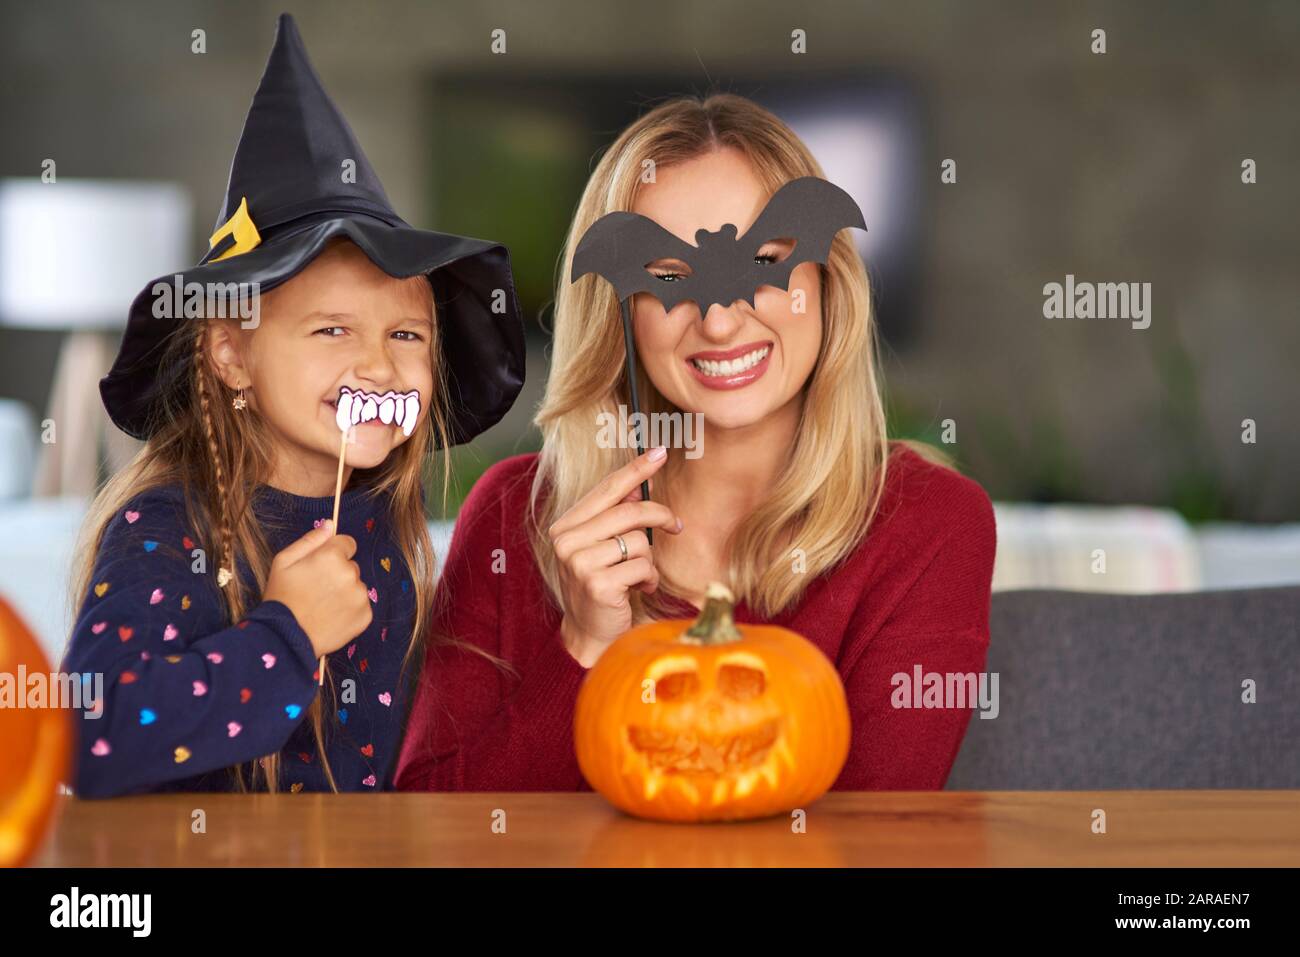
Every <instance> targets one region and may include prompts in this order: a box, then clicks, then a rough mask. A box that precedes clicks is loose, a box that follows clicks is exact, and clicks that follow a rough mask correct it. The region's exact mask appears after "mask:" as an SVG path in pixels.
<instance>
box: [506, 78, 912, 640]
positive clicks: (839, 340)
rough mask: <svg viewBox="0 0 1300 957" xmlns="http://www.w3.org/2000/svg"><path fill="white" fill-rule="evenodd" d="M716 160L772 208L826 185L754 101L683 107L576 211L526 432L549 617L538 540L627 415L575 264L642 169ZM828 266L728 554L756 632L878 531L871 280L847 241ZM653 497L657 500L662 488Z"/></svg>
mask: <svg viewBox="0 0 1300 957" xmlns="http://www.w3.org/2000/svg"><path fill="white" fill-rule="evenodd" d="M726 147H731V148H734V149H736V150H739V151H740V152H741V153H742V154H743V155H744V156H745V157H746V158H747V159H748V160H749V162H750V164H751V166H752V167H753V169H754V172H755V174H756V176H757V177H758V179H759V181H760V182H761V183H762V184H763V186H764V188H765V189H766V190H767V191H768V193H769V195H770V194H771V193H773V192H775V191H776V190H777V189H778V188H779V187H780V186H781V185H783V184H784V183H786V182H788V181H790V180H791V179H795V178H797V177H800V176H822V175H823V174H822V170H821V167H820V166H819V165H818V163H817V161H816V160H815V159H814V158H813V156H812V154H811V153H810V152H809V151H808V148H807V147H806V146H804V144H803V143H802V142H801V141H800V140H799V139H798V137H796V136H795V134H794V133H793V132H792V131H791V130H790V129H789V128H788V127H787V126H786V125H785V124H784V123H782V122H781V121H780V120H779V119H777V117H775V116H774V115H773V114H772V113H770V112H768V111H767V110H765V109H763V108H762V107H760V106H758V105H757V104H755V103H753V102H751V101H750V100H747V99H745V98H743V97H739V96H735V95H732V94H714V95H712V96H709V97H707V98H705V99H700V98H697V97H681V98H678V99H673V100H670V101H668V102H665V103H663V104H661V105H660V106H658V107H656V108H655V109H653V110H651V111H650V112H648V113H647V114H646V115H644V116H643V117H641V118H640V119H639V120H637V121H636V122H635V123H633V124H632V125H631V126H629V127H628V128H627V129H626V130H624V131H623V133H622V134H621V135H620V136H619V137H618V139H617V140H615V141H614V143H613V145H612V146H610V148H609V149H608V150H607V151H606V152H605V153H604V155H603V156H602V157H601V159H600V161H599V162H598V163H597V165H596V169H595V171H594V172H593V173H592V175H591V178H590V179H589V180H588V182H587V187H586V189H585V190H584V191H583V194H582V198H581V200H580V201H579V203H578V208H577V212H576V214H575V215H574V218H573V224H572V226H571V227H570V229H569V234H568V237H567V240H566V244H565V251H564V255H563V257H562V264H561V267H560V279H559V283H558V286H559V289H558V292H557V294H556V300H555V319H554V338H553V345H552V356H551V372H550V378H549V380H548V382H547V387H546V395H545V398H544V399H543V401H542V404H541V406H540V408H539V409H538V412H537V415H536V418H535V420H534V421H535V422H536V424H537V426H538V428H539V429H541V432H542V436H543V444H542V452H541V455H540V458H539V462H538V468H537V474H536V476H535V478H534V482H533V487H532V494H531V502H530V506H531V507H530V519H529V536H530V541H531V545H532V549H533V554H534V555H535V556H536V559H537V564H538V566H539V568H540V570H541V574H542V577H543V579H544V580H545V582H546V584H547V587H548V588H549V590H550V592H551V595H552V597H553V599H554V601H555V602H556V604H557V605H558V604H560V598H559V594H560V592H559V578H558V569H557V560H556V558H555V554H554V551H553V549H552V548H551V545H550V541H549V537H548V535H547V534H546V530H547V529H548V528H549V527H550V525H551V524H552V523H553V522H554V521H555V520H556V519H557V518H558V517H559V516H561V515H562V514H564V512H566V511H567V510H568V509H569V508H571V507H572V506H573V504H574V503H575V502H576V501H577V500H578V499H579V498H580V497H581V496H583V495H584V494H586V492H587V491H589V490H590V489H591V488H592V487H593V486H594V485H595V484H596V483H597V482H598V481H599V480H600V479H601V478H602V477H604V476H605V475H606V474H607V473H609V472H611V471H613V470H614V469H616V468H618V467H619V466H621V465H623V464H625V463H626V462H627V461H628V459H629V456H630V454H631V453H629V452H628V451H627V450H622V449H614V448H608V449H602V448H598V447H597V443H596V442H595V441H594V438H595V423H596V422H597V421H598V420H597V418H596V417H597V415H598V414H600V413H602V412H605V413H610V414H614V415H617V411H618V406H619V405H620V404H622V405H624V406H627V405H628V404H629V390H628V382H627V376H626V373H625V363H624V351H623V350H624V347H623V337H622V326H621V321H620V314H619V305H618V302H617V298H616V295H615V293H614V291H613V289H612V288H611V287H610V285H609V283H607V282H605V281H604V280H602V279H599V278H598V277H596V276H586V277H584V278H582V279H580V280H579V281H578V282H576V283H569V282H568V281H567V277H568V276H569V271H570V268H571V263H572V257H573V251H574V249H575V247H576V245H577V243H578V241H579V239H581V237H582V235H583V234H584V233H585V232H586V231H587V228H588V227H589V226H591V224H592V223H593V222H595V221H596V220H597V219H599V218H600V217H601V216H603V215H605V214H606V213H608V212H611V211H614V210H629V209H631V207H632V204H633V201H634V199H635V196H636V192H637V188H638V185H639V182H640V177H641V173H642V168H643V164H644V163H645V161H647V160H652V161H653V162H654V164H655V165H656V166H657V167H658V168H660V169H662V168H664V167H666V166H669V165H671V164H673V163H679V162H682V161H684V160H688V159H693V158H695V157H698V156H700V155H702V154H705V153H708V152H711V151H713V150H717V149H721V148H726ZM828 258H829V262H828V263H827V264H826V265H825V266H820V267H819V269H820V273H821V288H822V297H821V300H822V312H823V335H822V342H821V347H820V350H819V353H818V356H817V361H816V365H815V367H814V369H813V372H812V374H811V376H810V377H809V380H808V382H807V383H806V385H805V387H804V396H803V410H802V413H801V419H800V422H799V426H798V431H797V435H796V438H795V440H794V445H793V447H792V448H791V450H790V455H789V458H788V463H787V465H786V466H785V468H784V469H783V470H782V472H781V474H780V476H779V477H778V479H777V481H776V484H775V486H774V487H773V488H772V490H771V493H770V494H769V495H768V496H767V497H766V499H765V501H764V503H763V504H762V505H761V506H759V507H758V508H757V509H756V510H755V511H754V513H753V514H752V515H750V516H749V517H748V519H747V520H746V521H744V522H742V523H740V524H739V526H738V527H737V528H736V529H735V531H734V532H733V533H732V534H731V536H730V539H729V541H728V542H727V546H726V554H727V555H728V568H727V575H728V578H729V580H730V584H731V586H732V588H733V590H734V592H735V593H736V596H737V598H738V599H740V600H743V601H744V602H745V603H746V604H747V605H748V606H749V607H750V608H751V609H753V610H754V611H755V612H757V613H758V614H760V615H762V616H764V617H771V616H773V615H776V614H778V613H779V612H780V611H782V610H783V609H785V608H787V607H789V606H790V605H792V604H793V603H794V602H796V601H797V600H798V599H799V597H800V596H801V595H802V594H803V590H804V588H805V587H806V585H807V583H808V582H810V581H811V580H813V579H814V578H816V577H817V575H818V574H819V573H821V572H823V571H825V570H827V569H829V568H831V567H833V566H834V565H836V564H837V563H838V562H840V561H841V560H842V559H844V558H845V557H846V556H847V555H848V554H849V553H850V552H851V551H852V550H853V549H854V547H855V546H856V545H857V544H858V543H859V542H860V541H861V540H862V538H863V536H864V535H865V534H866V531H867V528H868V526H869V524H870V522H871V520H872V519H873V517H874V516H875V513H876V509H877V507H878V505H879V501H880V496H881V492H882V489H883V488H884V483H885V470H886V463H887V460H888V451H889V442H888V438H887V435H886V426H885V411H884V405H883V402H882V399H881V383H880V377H879V374H878V372H877V366H878V364H879V360H878V357H877V354H876V353H877V344H876V329H875V320H874V315H873V309H872V301H871V294H870V286H869V282H868V279H867V274H866V270H865V268H864V266H863V264H862V260H861V258H860V257H859V256H858V254H857V252H856V251H855V249H854V247H853V245H852V240H851V239H850V237H849V233H848V232H847V231H843V232H841V233H840V234H839V235H838V236H836V238H835V241H834V243H833V244H832V246H831V252H830V256H829V257H828ZM637 376H638V379H637V388H638V394H639V396H640V397H641V399H642V403H641V405H642V411H643V412H646V413H647V414H653V413H655V412H680V411H683V410H679V409H676V408H675V407H674V406H673V405H672V404H671V403H670V402H668V400H666V399H665V398H664V397H663V395H661V394H660V393H659V392H658V390H656V389H655V388H654V385H653V383H652V382H650V380H649V378H648V377H647V376H646V375H645V370H644V369H643V368H638V369H637ZM674 458H675V456H674V455H673V454H672V452H671V451H670V455H669V462H668V466H666V468H669V467H672V466H674V465H675V462H674ZM667 478H668V481H671V478H670V477H667ZM660 484H661V486H662V485H663V484H667V482H662V483H660ZM654 497H655V498H656V499H659V500H662V498H663V493H662V489H661V488H657V489H656V490H655V493H654ZM796 546H797V548H799V549H801V550H802V553H803V562H804V570H803V573H802V574H796V573H794V571H793V569H792V561H793V555H792V554H791V553H789V552H788V551H787V549H790V548H793V547H796ZM660 572H661V573H662V572H663V569H660ZM697 584H698V583H697ZM694 590H695V591H698V590H699V589H698V588H696V589H694ZM668 597H673V598H679V599H680V598H685V597H687V589H685V588H683V587H682V583H679V582H672V581H669V580H668V578H667V576H666V575H665V576H664V577H663V580H662V581H661V585H660V588H659V589H658V591H657V592H656V594H655V595H654V596H651V597H649V598H645V597H643V596H641V595H640V593H639V592H632V593H631V599H632V601H633V603H634V613H635V614H636V616H637V617H638V618H639V619H643V618H655V617H663V615H664V614H665V605H666V601H665V599H666V598H668Z"/></svg>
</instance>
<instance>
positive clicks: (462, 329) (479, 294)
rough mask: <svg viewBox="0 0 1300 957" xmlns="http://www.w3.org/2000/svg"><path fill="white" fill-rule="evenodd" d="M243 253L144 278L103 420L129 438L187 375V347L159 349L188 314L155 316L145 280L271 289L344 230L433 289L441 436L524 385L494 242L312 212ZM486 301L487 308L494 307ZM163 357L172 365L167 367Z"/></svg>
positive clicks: (454, 436)
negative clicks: (443, 406)
mask: <svg viewBox="0 0 1300 957" xmlns="http://www.w3.org/2000/svg"><path fill="white" fill-rule="evenodd" d="M313 219H316V221H315V222H310V223H308V224H306V225H298V226H296V227H295V228H288V229H285V230H284V231H283V232H280V233H278V234H277V235H276V236H274V237H273V238H268V239H265V240H264V241H263V242H262V243H261V244H260V245H258V246H256V247H254V248H253V249H251V250H249V251H248V252H245V253H241V254H240V255H237V256H231V257H230V258H227V259H222V260H219V261H216V262H204V263H200V264H199V265H197V266H194V267H192V268H190V269H186V270H181V271H178V272H176V273H172V274H169V275H166V276H161V277H158V278H157V279H154V280H153V281H151V282H150V283H149V284H148V285H146V286H145V287H144V289H143V290H142V291H141V292H140V294H139V295H137V296H136V298H135V300H134V301H133V302H132V304H131V311H130V315H129V317H128V319H127V326H126V331H125V333H124V334H123V338H122V346H121V349H120V350H119V352H118V356H117V359H116V361H115V362H114V363H113V367H112V369H111V370H110V371H109V373H108V375H106V376H105V377H104V378H103V379H101V380H100V383H99V391H100V395H101V396H102V397H103V400H104V407H105V408H106V409H107V410H108V414H109V417H110V418H111V419H112V420H113V423H114V424H115V425H116V426H117V427H118V428H119V429H121V430H122V431H123V432H125V433H127V434H128V435H131V436H133V437H135V438H137V439H147V438H148V437H149V436H150V435H151V434H153V432H155V431H156V430H157V428H158V426H159V425H160V424H161V423H160V422H159V421H158V416H159V415H160V410H162V409H163V408H165V407H166V406H167V404H168V403H167V402H165V401H164V400H166V399H168V398H173V399H176V398H180V397H179V396H169V395H168V392H169V391H170V390H173V389H182V388H183V387H184V383H185V382H187V381H188V376H187V374H186V373H187V370H186V369H185V368H183V364H184V363H186V362H188V361H189V360H188V358H187V354H186V353H184V352H183V351H182V352H177V351H176V350H171V349H169V343H170V340H171V337H172V336H174V335H178V334H179V335H184V334H186V331H187V329H188V328H189V326H190V324H191V323H192V322H193V321H194V320H193V319H183V318H164V319H159V318H156V317H155V316H154V314H153V303H154V293H153V290H154V288H155V286H156V285H157V284H159V283H166V284H168V285H173V284H174V283H175V282H176V280H177V277H179V278H180V281H181V282H182V283H183V284H189V283H203V284H207V283H222V284H226V283H253V282H256V283H258V284H259V289H260V291H262V292H266V291H269V290H271V289H274V288H275V287H276V286H278V285H280V284H281V283H283V282H286V281H288V280H289V279H292V278H293V277H294V276H295V275H297V274H298V273H299V272H301V271H302V270H303V269H305V268H306V267H307V266H308V265H309V264H310V263H311V262H312V260H313V259H315V258H316V256H317V255H319V254H320V252H321V251H322V250H323V249H324V248H325V245H326V244H327V243H329V242H330V240H332V239H335V238H338V237H345V238H347V239H349V240H351V241H352V242H353V243H355V244H356V245H357V246H358V247H360V248H361V250H362V251H363V252H364V253H365V254H366V256H367V257H368V258H369V259H370V261H371V262H373V263H374V264H375V265H376V266H378V267H379V268H380V269H382V270H383V271H384V272H386V273H388V274H389V275H390V276H394V277H396V278H399V279H405V278H408V277H411V276H419V275H427V276H428V277H429V281H430V283H431V284H432V286H433V291H434V301H435V303H436V309H437V315H438V328H439V336H440V339H441V342H442V362H443V374H444V376H445V377H446V379H447V391H448V398H449V403H450V408H449V410H448V427H449V437H448V441H449V443H450V444H451V445H458V444H460V443H463V442H468V441H469V440H470V439H472V438H474V436H476V435H478V434H479V433H481V432H483V431H484V430H486V429H488V428H490V427H491V426H493V425H495V424H496V423H497V422H498V421H500V419H501V417H502V416H503V415H505V413H506V412H507V411H508V410H509V409H510V406H511V405H512V404H513V402H514V400H515V397H516V396H518V394H519V391H520V389H521V388H522V387H523V383H524V366H525V362H524V334H523V324H522V321H521V318H520V310H519V304H518V299H517V296H516V293H515V288H514V279H513V277H512V275H511V272H510V255H509V252H508V251H507V250H506V248H505V247H504V246H502V245H501V244H499V243H493V242H489V241H487V240H482V239H472V238H469V237H465V236H455V235H451V234H446V233H437V232H432V231H429V230H422V229H415V228H413V227H410V226H407V225H406V224H405V223H400V224H398V225H394V224H392V223H389V222H386V221H384V220H381V219H378V218H372V217H370V216H366V215H360V214H355V213H344V212H340V213H338V214H332V215H326V216H325V218H320V217H319V216H318V217H313ZM494 307H495V309H496V311H494ZM169 355H171V356H172V357H173V359H172V366H173V367H172V368H168V367H167V357H168V356H169Z"/></svg>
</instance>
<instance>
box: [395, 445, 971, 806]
mask: <svg viewBox="0 0 1300 957" xmlns="http://www.w3.org/2000/svg"><path fill="white" fill-rule="evenodd" d="M536 459H537V457H536V456H535V455H519V456H515V457H513V458H509V459H505V460H504V461H501V462H498V463H497V464H496V465H494V466H492V467H491V468H490V469H488V471H487V472H486V473H485V474H484V476H483V477H482V479H480V480H479V482H478V484H477V485H475V486H474V488H473V489H472V490H471V492H470V495H469V497H468V498H467V499H466V500H465V504H464V506H463V507H462V509H461V512H460V516H459V518H458V519H457V523H456V529H455V533H454V535H453V538H452V543H451V549H450V553H449V554H448V556H447V561H446V566H445V569H444V571H443V575H442V581H441V583H440V585H439V594H438V601H437V609H436V610H435V615H434V622H433V629H432V631H431V632H430V643H429V651H428V654H427V657H426V660H425V666H424V671H423V675H422V677H421V679H420V684H419V689H418V692H417V695H416V698H415V701H414V704H413V705H412V708H411V714H410V720H409V724H408V726H407V729H406V736H405V739H404V741H403V744H402V750H401V755H400V757H399V759H398V766H397V771H396V775H395V778H394V786H395V787H396V788H397V789H399V790H408V791H424V790H428V791H455V790H461V791H574V790H590V788H589V787H588V785H587V783H586V781H584V780H583V777H582V773H581V771H579V769H578V762H577V759H576V757H575V756H574V749H573V710H574V702H575V700H576V696H577V693H578V688H579V686H580V685H581V684H582V680H583V677H584V676H585V675H586V673H587V669H586V668H584V667H583V666H582V665H581V664H579V663H578V662H577V660H576V659H574V658H573V657H572V656H571V655H570V654H569V653H568V651H567V650H566V649H565V648H564V645H563V644H562V643H561V641H560V635H559V627H560V620H561V617H562V615H561V612H560V610H559V608H558V607H557V606H555V605H554V604H553V603H552V602H551V600H550V599H549V598H548V597H547V594H546V591H545V588H544V586H543V584H542V579H541V576H540V574H539V573H538V570H537V566H536V564H535V563H534V561H533V557H532V553H531V550H530V548H529V545H528V540H527V533H526V531H525V526H524V521H525V515H526V509H527V502H528V494H529V488H530V486H531V483H532V478H533V474H534V471H535V469H536ZM995 547H996V533H995V529H994V523H993V508H992V505H991V504H990V502H989V499H988V496H987V495H986V494H985V493H984V490H983V489H982V488H981V487H980V486H979V485H978V484H976V483H975V482H974V481H972V480H970V479H968V478H965V477H963V476H961V475H959V474H958V473H956V472H953V471H950V470H948V469H944V468H941V467H939V466H936V465H932V464H930V463H929V462H927V461H926V460H924V459H922V458H921V457H920V456H919V455H917V454H916V453H915V452H913V451H912V450H910V449H908V448H906V447H904V446H895V447H894V451H893V453H892V457H891V460H890V467H889V469H888V472H887V476H886V484H885V491H884V494H883V497H882V500H881V504H880V511H879V513H878V515H877V517H876V519H875V522H874V523H873V525H872V527H871V530H870V532H869V533H868V534H867V536H866V537H865V538H864V540H863V541H862V542H861V543H860V545H859V546H858V547H857V549H855V550H854V551H853V552H852V554H850V555H849V557H848V558H847V559H845V560H844V561H843V562H842V563H841V564H840V565H839V566H838V567H837V568H836V569H835V570H834V571H833V572H831V573H829V574H825V575H822V576H820V577H818V578H817V579H815V580H814V581H813V582H812V583H811V584H810V585H809V586H808V588H807V589H806V590H805V592H804V595H803V598H802V599H801V600H800V601H799V602H798V603H797V604H796V605H794V606H793V607H790V608H787V609H786V610H785V611H784V612H783V613H781V614H780V615H778V616H776V617H775V618H774V619H772V623H774V624H778V625H782V626H784V627H786V628H790V629H792V630H793V631H796V632H798V633H799V634H801V635H803V636H804V637H805V638H807V639H808V640H809V641H811V642H812V643H813V644H815V645H816V646H817V647H818V648H820V649H821V650H822V651H823V652H825V654H826V656H827V657H828V658H829V659H830V660H831V661H832V662H833V663H834V664H835V666H836V668H837V669H838V670H839V673H840V677H841V679H842V680H843V681H844V688H845V691H846V693H847V696H848V704H849V712H850V717H851V719H852V743H851V748H850V751H849V757H848V761H847V763H846V764H845V766H844V770H843V772H842V773H841V774H840V776H839V778H838V780H837V781H836V783H835V788H836V789H842V790H872V789H882V790H920V789H938V788H942V787H943V785H944V782H945V781H946V780H947V778H948V772H949V771H950V770H951V768H952V764H953V761H954V759H955V758H956V756H957V748H958V746H959V745H960V744H961V741H962V737H963V736H964V735H965V733H966V726H967V724H968V722H969V721H970V717H971V711H970V707H969V706H968V707H966V708H922V707H912V708H896V707H894V706H893V704H892V703H891V698H895V697H897V696H896V694H895V688H896V686H897V684H898V683H897V682H895V681H894V680H893V676H894V675H896V674H898V673H903V674H906V675H907V676H908V678H909V679H911V678H912V676H913V667H914V666H915V665H920V666H921V669H922V671H923V672H925V673H930V672H939V673H941V674H943V673H963V674H964V673H968V672H974V673H976V674H978V673H979V672H981V671H982V670H983V668H984V664H985V658H986V655H987V652H988V644H989V588H990V582H991V580H992V575H993V554H994V550H995ZM498 550H500V551H498ZM501 561H504V562H505V569H504V572H501V571H500V567H501V566H500V563H501ZM494 563H496V566H495V567H496V568H497V569H498V570H497V571H494ZM694 614H695V609H694V608H693V607H692V606H690V605H689V604H687V603H682V609H681V616H680V617H683V618H689V617H694ZM736 620H737V622H741V623H743V622H750V621H755V620H756V619H755V618H754V616H753V615H752V614H751V613H750V611H749V609H748V608H747V607H746V605H745V604H744V603H743V602H741V603H739V604H738V605H737V606H736ZM437 632H442V633H444V634H449V635H453V636H455V637H456V638H458V639H460V640H461V641H464V642H469V643H472V644H473V645H475V646H477V647H479V648H481V649H483V650H485V651H488V652H490V653H492V654H493V655H496V656H498V657H500V658H504V659H505V660H506V661H507V662H509V663H510V665H511V666H512V667H513V669H514V670H515V671H516V672H517V675H511V674H510V673H508V672H506V671H503V670H502V669H501V668H500V667H499V666H498V665H496V664H494V663H493V662H492V661H490V660H489V659H487V658H484V657H483V656H481V655H478V654H475V653H474V652H473V651H469V650H463V649H457V648H454V647H448V646H446V645H441V646H440V645H438V644H436V643H435V642H434V640H433V635H434V634H435V633H437ZM916 695H917V699H918V700H919V698H920V692H919V691H917V692H916Z"/></svg>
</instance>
